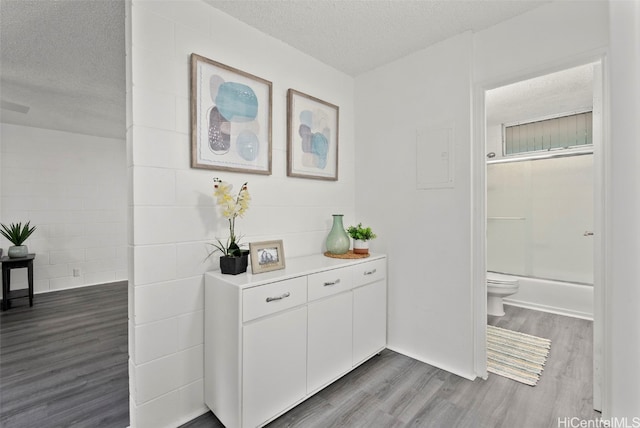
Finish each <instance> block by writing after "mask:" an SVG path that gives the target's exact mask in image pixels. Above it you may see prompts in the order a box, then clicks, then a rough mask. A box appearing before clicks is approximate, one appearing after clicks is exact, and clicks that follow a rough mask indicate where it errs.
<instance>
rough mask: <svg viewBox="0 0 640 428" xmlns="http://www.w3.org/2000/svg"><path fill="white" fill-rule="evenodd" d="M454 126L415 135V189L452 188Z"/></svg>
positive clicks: (437, 127)
mask: <svg viewBox="0 0 640 428" xmlns="http://www.w3.org/2000/svg"><path fill="white" fill-rule="evenodd" d="M453 142H454V126H453V124H451V123H449V124H443V125H440V126H433V127H428V128H424V129H419V130H418V131H417V133H416V188H417V189H441V188H453V187H454V176H453V171H454V159H453V154H454V144H453Z"/></svg>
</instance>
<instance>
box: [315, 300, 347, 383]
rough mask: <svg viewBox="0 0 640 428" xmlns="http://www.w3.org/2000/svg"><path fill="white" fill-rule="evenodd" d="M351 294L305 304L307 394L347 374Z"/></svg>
mask: <svg viewBox="0 0 640 428" xmlns="http://www.w3.org/2000/svg"><path fill="white" fill-rule="evenodd" d="M352 305H353V298H352V293H350V292H349V293H342V294H338V295H336V296H332V297H329V298H327V299H324V300H320V301H317V302H312V303H309V307H308V310H309V324H308V334H309V338H308V340H309V344H308V352H309V354H308V357H307V360H308V376H307V392H308V393H311V392H315V391H316V390H318V389H320V387H323V386H325V385H327V384H328V383H330V382H331V381H333V380H335V379H336V378H337V377H338V376H340V375H343V374H345V373H347V372H348V371H349V370H351V367H352V365H353V364H352V363H353V359H352V346H353V334H352V309H351V308H352Z"/></svg>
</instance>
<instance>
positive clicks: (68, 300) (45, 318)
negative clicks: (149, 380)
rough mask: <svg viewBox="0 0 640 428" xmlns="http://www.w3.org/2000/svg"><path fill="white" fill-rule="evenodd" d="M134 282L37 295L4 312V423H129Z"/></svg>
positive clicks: (0, 330)
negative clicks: (129, 348) (131, 288)
mask: <svg viewBox="0 0 640 428" xmlns="http://www.w3.org/2000/svg"><path fill="white" fill-rule="evenodd" d="M127 298H128V293H127V283H126V282H118V283H113V284H105V285H97V286H92V287H84V288H77V289H73V290H64V291H58V292H53V293H46V294H37V295H36V296H35V297H34V306H33V307H29V303H28V299H20V300H13V301H12V302H11V303H12V308H11V309H9V310H7V311H4V312H1V313H0V426H2V427H4V428H33V427H40V428H49V427H56V428H57V427H61V428H62V427H64V428H67V427H83V428H84V427H87V428H89V427H100V428H102V427H106V428H110V427H114V428H124V427H126V426H128V425H129V380H128V379H129V378H128V367H127V358H128V356H127V355H128V351H127V318H128V312H127Z"/></svg>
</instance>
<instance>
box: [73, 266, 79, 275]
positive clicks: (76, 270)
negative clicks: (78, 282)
mask: <svg viewBox="0 0 640 428" xmlns="http://www.w3.org/2000/svg"><path fill="white" fill-rule="evenodd" d="M73 276H76V277H77V276H80V269H79V268H73Z"/></svg>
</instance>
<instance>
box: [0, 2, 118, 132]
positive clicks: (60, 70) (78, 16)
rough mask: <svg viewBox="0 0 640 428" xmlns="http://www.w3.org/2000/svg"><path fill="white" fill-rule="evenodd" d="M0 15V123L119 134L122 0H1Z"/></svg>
mask: <svg viewBox="0 0 640 428" xmlns="http://www.w3.org/2000/svg"><path fill="white" fill-rule="evenodd" d="M0 15H1V16H0V59H1V62H0V79H1V80H0V97H1V99H2V110H0V112H1V115H2V116H1V117H0V120H1V121H2V122H4V123H12V124H18V125H26V126H34V127H38V128H46V129H55V130H61V131H72V132H77V133H82V134H89V135H98V136H102V137H111V138H124V133H125V31H124V24H125V21H124V19H125V18H124V1H123V0H120V1H113V0H109V1H104V0H82V1H77V0H76V1H69V0H64V1H61V0H46V1H44V0H36V1H31V0H2V1H1V2H0ZM27 108H28V111H27V112H26V113H24V110H25V109H27Z"/></svg>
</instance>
